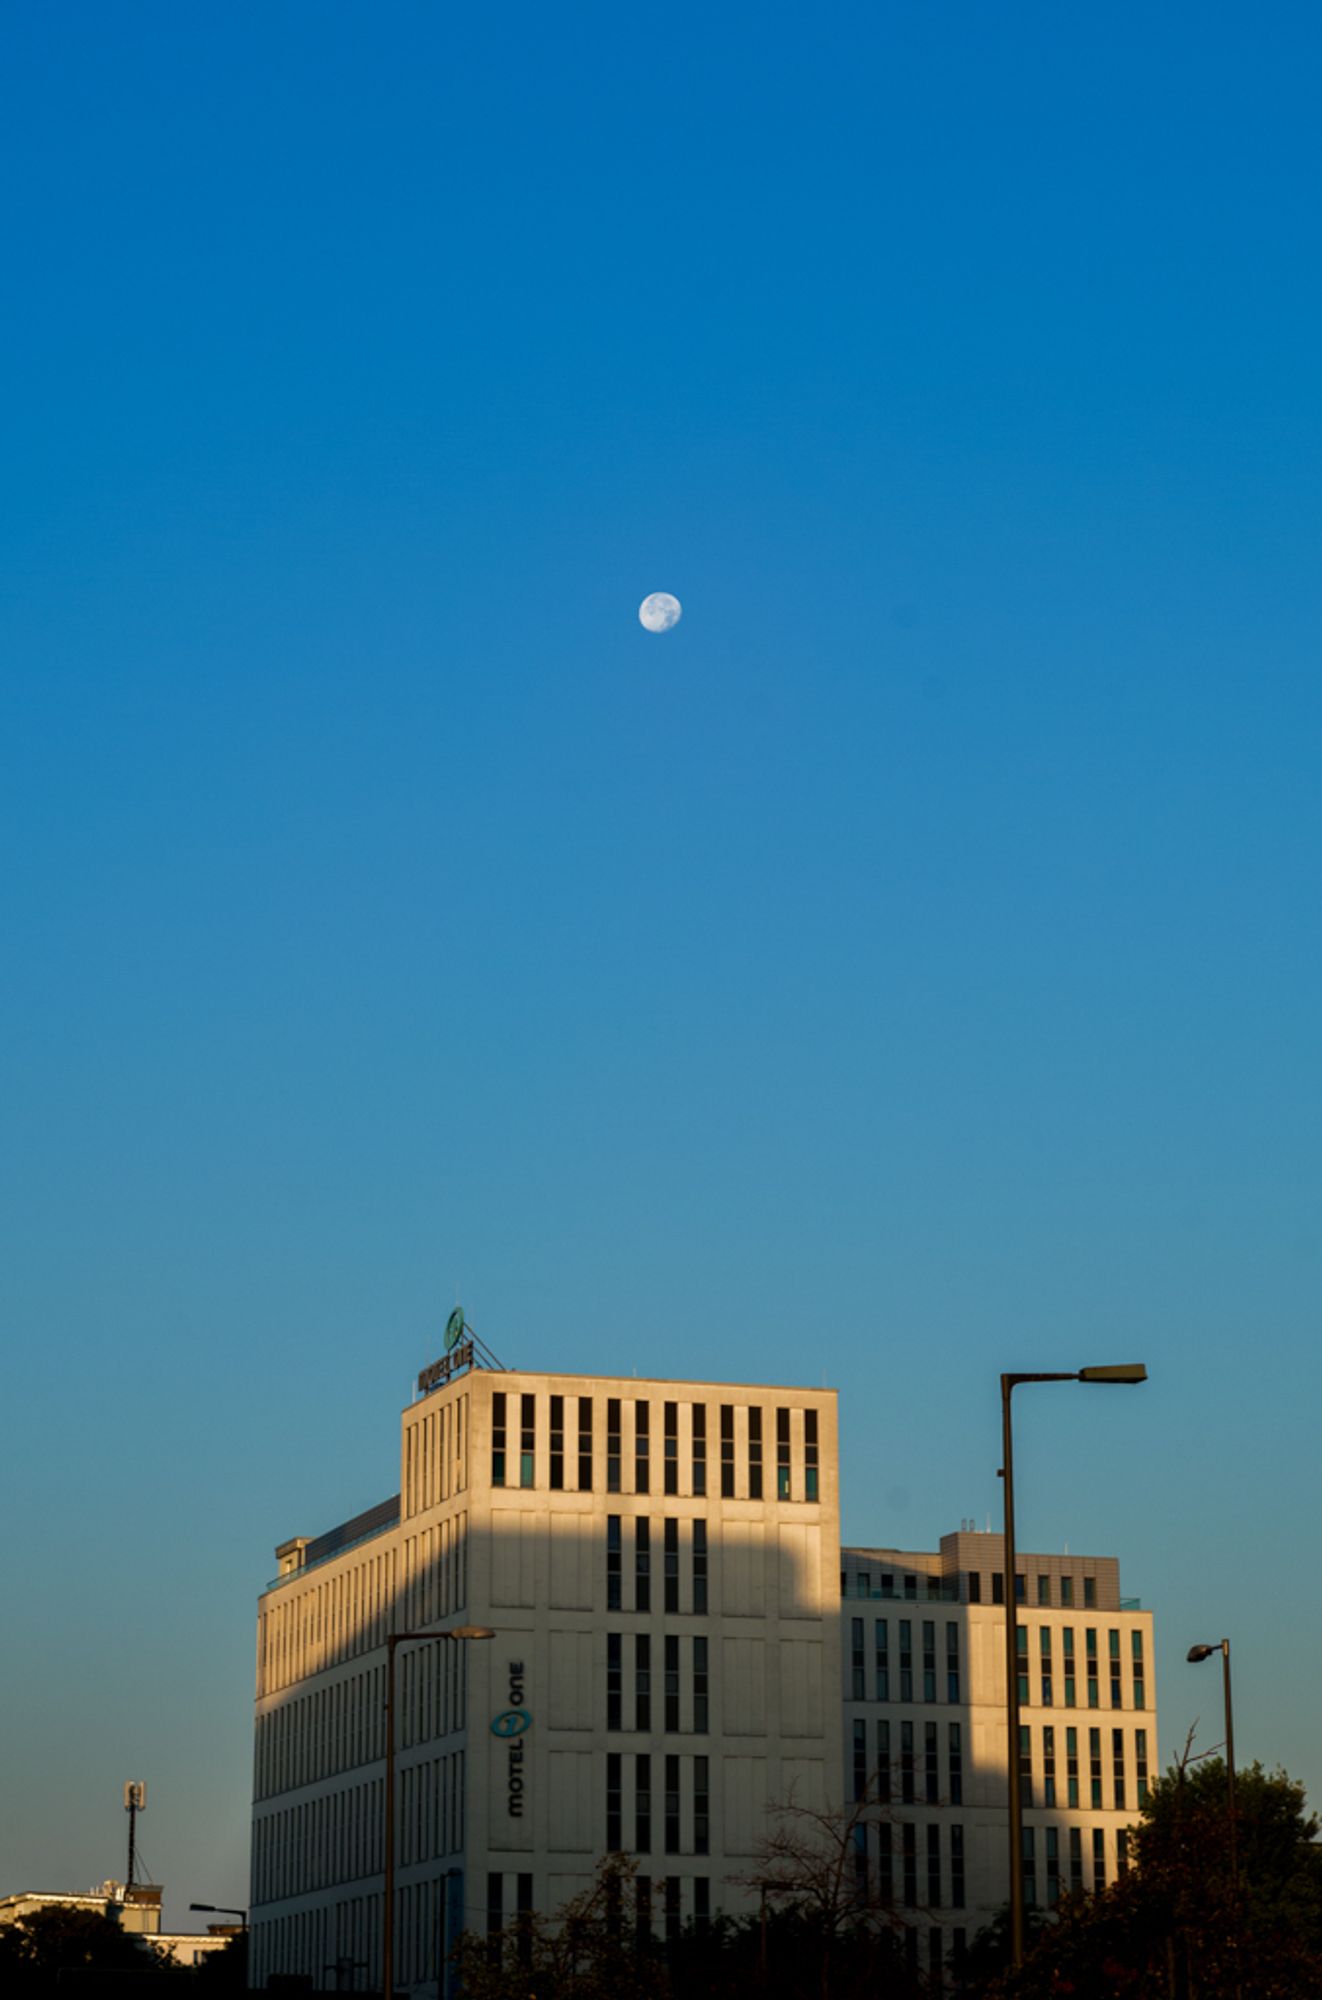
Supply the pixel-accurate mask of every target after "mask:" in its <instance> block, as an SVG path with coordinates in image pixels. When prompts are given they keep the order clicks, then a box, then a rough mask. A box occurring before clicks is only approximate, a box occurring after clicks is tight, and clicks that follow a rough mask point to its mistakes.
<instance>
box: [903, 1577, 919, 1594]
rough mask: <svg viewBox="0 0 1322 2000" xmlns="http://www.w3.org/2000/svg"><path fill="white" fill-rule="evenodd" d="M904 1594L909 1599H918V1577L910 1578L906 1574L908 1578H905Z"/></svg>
mask: <svg viewBox="0 0 1322 2000" xmlns="http://www.w3.org/2000/svg"><path fill="white" fill-rule="evenodd" d="M904 1594H905V1596H906V1597H908V1598H914V1597H917V1595H918V1579H917V1577H916V1576H910V1575H907V1574H906V1576H905V1579H904Z"/></svg>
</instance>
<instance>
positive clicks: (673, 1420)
mask: <svg viewBox="0 0 1322 2000" xmlns="http://www.w3.org/2000/svg"><path fill="white" fill-rule="evenodd" d="M661 1453H662V1461H661V1477H662V1484H663V1486H664V1489H665V1491H666V1492H667V1493H678V1491H679V1404H678V1403H663V1404H662V1405H661Z"/></svg>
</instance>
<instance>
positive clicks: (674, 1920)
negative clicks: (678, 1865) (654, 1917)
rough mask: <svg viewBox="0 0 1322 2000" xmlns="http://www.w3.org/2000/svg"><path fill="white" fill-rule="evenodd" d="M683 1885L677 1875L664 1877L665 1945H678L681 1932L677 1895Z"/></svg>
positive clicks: (681, 1923) (681, 1921)
mask: <svg viewBox="0 0 1322 2000" xmlns="http://www.w3.org/2000/svg"><path fill="white" fill-rule="evenodd" d="M682 1887H683V1884H682V1883H681V1881H680V1879H679V1877H678V1875H667V1877H666V1943H667V1944H678V1943H679V1940H680V1936H681V1933H682V1931H683V1919H682V1915H681V1911H680V1904H679V1893H680V1890H681V1888H682Z"/></svg>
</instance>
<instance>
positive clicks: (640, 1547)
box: [606, 1514, 709, 1618]
mask: <svg viewBox="0 0 1322 2000" xmlns="http://www.w3.org/2000/svg"><path fill="white" fill-rule="evenodd" d="M681 1530H682V1533H681ZM631 1553H632V1557H633V1561H632V1575H633V1587H632V1591H631V1593H630V1594H631V1596H632V1598H633V1602H632V1604H631V1605H630V1606H629V1609H630V1610H633V1611H651V1610H652V1609H653V1605H652V1523H651V1521H650V1519H649V1518H648V1516H647V1515H646V1514H636V1515H635V1516H634V1518H633V1549H632V1552H631ZM681 1554H684V1555H687V1557H688V1561H687V1563H686V1564H685V1565H684V1568H685V1570H686V1571H687V1584H688V1588H687V1589H686V1590H684V1591H681V1589H680V1584H681V1580H682V1579H681V1568H680V1558H681ZM708 1577H709V1569H708V1542H707V1523H706V1522H705V1521H689V1522H680V1521H678V1520H674V1519H672V1518H671V1517H670V1516H669V1515H667V1517H666V1518H665V1520H663V1521H662V1523H661V1603H660V1606H659V1608H660V1609H661V1610H662V1611H665V1612H669V1613H674V1614H677V1613H679V1612H680V1611H681V1610H683V1611H691V1612H692V1613H693V1614H694V1616H695V1617H697V1618H702V1617H705V1616H706V1612H707V1583H708ZM625 1594H626V1593H625V1570H624V1521H623V1517H622V1516H621V1515H619V1514H608V1515H607V1516H606V1609H607V1610H608V1611H623V1610H624V1609H625V1603H624V1599H625ZM681 1597H684V1598H686V1599H687V1602H686V1603H684V1604H681V1601H680V1600H681Z"/></svg>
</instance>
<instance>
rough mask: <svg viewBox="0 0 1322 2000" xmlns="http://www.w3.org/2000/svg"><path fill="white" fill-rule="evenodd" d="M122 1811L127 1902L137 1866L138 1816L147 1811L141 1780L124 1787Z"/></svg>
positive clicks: (145, 1790) (145, 1788)
mask: <svg viewBox="0 0 1322 2000" xmlns="http://www.w3.org/2000/svg"><path fill="white" fill-rule="evenodd" d="M124 1810H125V1812H126V1813H127V1814H128V1816H129V1871H128V1880H127V1881H126V1882H125V1884H124V1901H125V1902H127V1901H128V1899H129V1891H130V1890H131V1889H132V1887H133V1875H134V1871H135V1869H136V1868H137V1865H138V1814H139V1813H140V1812H146V1810H147V1787H146V1785H145V1784H144V1783H143V1781H142V1779H141V1778H130V1779H129V1781H128V1783H127V1784H126V1785H125V1787H124Z"/></svg>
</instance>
